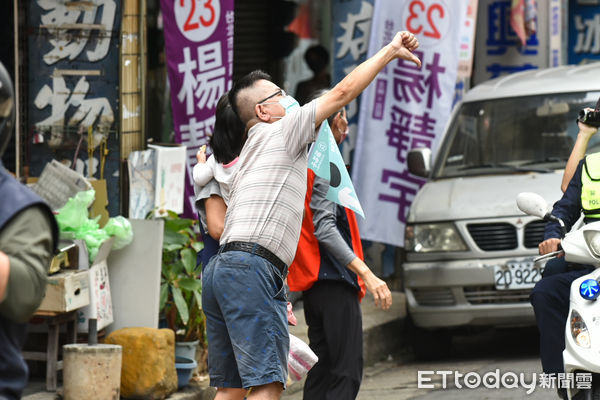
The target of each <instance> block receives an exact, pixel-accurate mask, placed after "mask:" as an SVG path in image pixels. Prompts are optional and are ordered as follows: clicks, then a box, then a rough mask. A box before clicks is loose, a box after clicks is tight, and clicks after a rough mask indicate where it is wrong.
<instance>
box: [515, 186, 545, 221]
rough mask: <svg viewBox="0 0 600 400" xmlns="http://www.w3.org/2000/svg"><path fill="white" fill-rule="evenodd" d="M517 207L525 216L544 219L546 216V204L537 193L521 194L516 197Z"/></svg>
mask: <svg viewBox="0 0 600 400" xmlns="http://www.w3.org/2000/svg"><path fill="white" fill-rule="evenodd" d="M517 207H519V210H521V211H523V212H524V213H525V214H528V215H533V216H535V217H540V218H542V219H545V218H546V217H547V214H548V203H546V200H544V198H543V197H542V196H540V195H539V194H537V193H532V192H523V193H519V194H518V195H517Z"/></svg>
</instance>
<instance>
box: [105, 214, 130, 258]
mask: <svg viewBox="0 0 600 400" xmlns="http://www.w3.org/2000/svg"><path fill="white" fill-rule="evenodd" d="M103 229H104V231H105V232H106V233H108V235H109V236H114V238H115V240H114V241H113V245H112V249H113V250H118V249H122V248H123V247H125V246H127V245H128V244H129V243H131V241H132V240H133V229H132V228H131V223H130V222H129V220H128V219H127V218H125V217H123V216H120V215H119V216H117V217H113V218H109V219H108V222H107V223H106V225H104V228H103Z"/></svg>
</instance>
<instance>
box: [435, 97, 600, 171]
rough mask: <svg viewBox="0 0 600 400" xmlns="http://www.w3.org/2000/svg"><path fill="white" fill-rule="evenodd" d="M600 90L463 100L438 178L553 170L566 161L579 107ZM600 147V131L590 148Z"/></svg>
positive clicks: (445, 141) (593, 101) (590, 102)
mask: <svg viewBox="0 0 600 400" xmlns="http://www.w3.org/2000/svg"><path fill="white" fill-rule="evenodd" d="M599 97H600V92H597V91H596V92H579V93H560V94H552V95H541V96H527V97H511V98H505V99H495V100H485V101H479V102H469V103H463V104H462V105H461V106H460V109H459V110H458V112H457V114H456V115H455V117H454V120H453V122H452V125H451V126H450V129H449V130H448V132H447V135H446V137H445V138H443V143H442V146H441V147H440V149H439V151H440V152H441V153H440V157H438V160H437V162H436V165H435V169H434V173H433V177H434V178H449V177H458V176H472V175H482V174H506V173H522V172H529V171H538V172H550V171H554V170H555V169H562V168H564V167H565V164H566V162H567V159H568V158H569V154H570V153H571V149H572V148H573V144H574V143H575V139H576V138H577V133H578V132H579V128H578V127H577V124H576V122H575V121H576V119H577V115H578V114H579V111H580V110H581V109H583V108H585V107H591V108H594V107H595V105H596V101H597V100H598V98H599ZM595 151H600V135H594V136H593V137H592V139H591V140H590V143H589V144H588V154H589V153H593V152H595Z"/></svg>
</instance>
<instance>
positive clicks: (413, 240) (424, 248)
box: [404, 223, 467, 253]
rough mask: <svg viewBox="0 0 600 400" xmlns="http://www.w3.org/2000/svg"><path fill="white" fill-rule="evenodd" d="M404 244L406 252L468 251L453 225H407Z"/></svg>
mask: <svg viewBox="0 0 600 400" xmlns="http://www.w3.org/2000/svg"><path fill="white" fill-rule="evenodd" d="M404 242H405V243H404V246H405V249H406V251H412V252H415V253H430V252H440V251H465V250H467V246H466V245H465V242H464V241H463V240H462V238H461V237H460V234H459V233H458V231H457V230H456V228H455V227H454V224H451V223H439V224H416V225H407V226H406V232H405V235H404Z"/></svg>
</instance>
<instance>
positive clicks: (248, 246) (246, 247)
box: [221, 242, 287, 278]
mask: <svg viewBox="0 0 600 400" xmlns="http://www.w3.org/2000/svg"><path fill="white" fill-rule="evenodd" d="M227 251H244V252H246V253H250V254H256V255H257V256H261V257H262V258H264V259H265V260H267V261H268V262H270V263H271V264H273V265H274V266H275V267H276V268H277V269H278V270H279V272H280V273H281V276H283V277H284V278H285V273H286V269H287V265H286V264H285V263H284V262H283V261H281V259H279V257H277V256H276V255H275V254H273V253H271V252H270V251H269V250H267V249H265V248H264V247H262V246H261V245H260V244H257V243H249V242H230V243H227V244H225V245H224V246H223V248H222V250H221V253H225V252H227Z"/></svg>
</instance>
